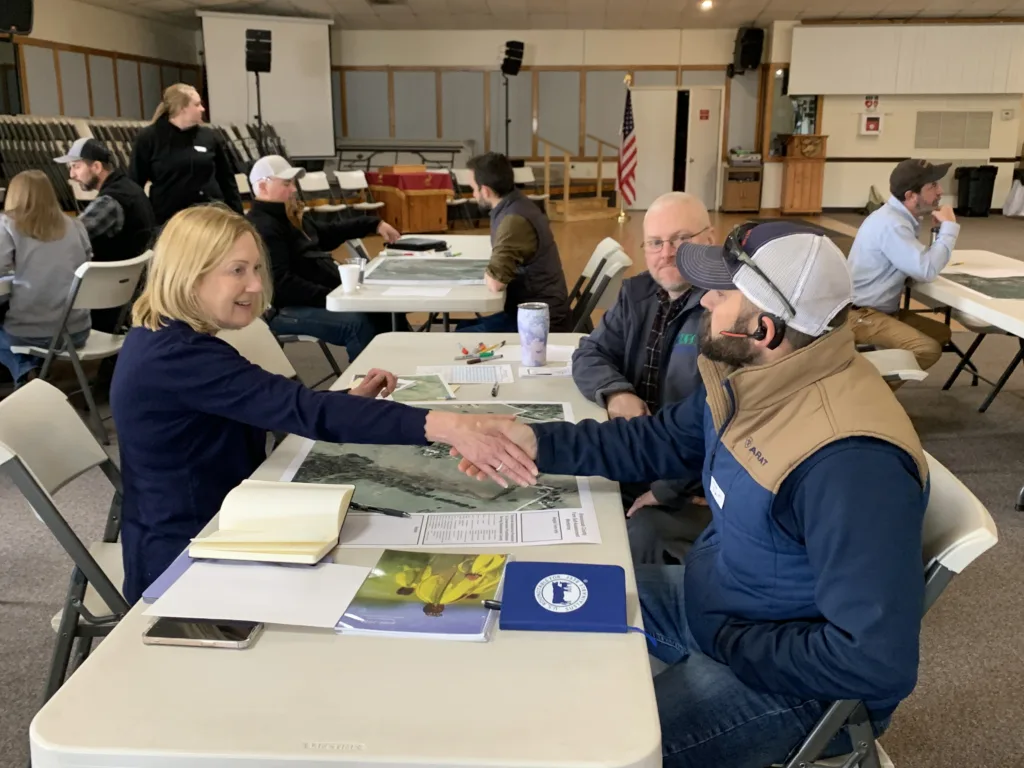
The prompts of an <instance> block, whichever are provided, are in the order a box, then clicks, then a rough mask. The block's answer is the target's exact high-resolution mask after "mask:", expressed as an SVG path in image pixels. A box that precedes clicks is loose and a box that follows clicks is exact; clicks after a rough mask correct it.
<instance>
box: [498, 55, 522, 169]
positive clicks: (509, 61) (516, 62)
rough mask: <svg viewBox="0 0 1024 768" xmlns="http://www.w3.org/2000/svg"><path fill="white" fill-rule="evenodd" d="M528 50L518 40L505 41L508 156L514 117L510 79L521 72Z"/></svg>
mask: <svg viewBox="0 0 1024 768" xmlns="http://www.w3.org/2000/svg"><path fill="white" fill-rule="evenodd" d="M525 50H526V46H524V45H523V44H522V43H521V42H520V41H518V40H509V41H508V42H507V43H505V58H503V59H502V60H501V79H502V83H503V85H504V86H505V155H506V156H508V127H509V125H511V123H512V118H511V117H509V114H508V79H509V77H515V76H516V75H518V74H519V69H520V67H522V66H523V52H524V51H525Z"/></svg>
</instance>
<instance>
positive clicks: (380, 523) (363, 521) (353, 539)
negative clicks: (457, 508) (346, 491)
mask: <svg viewBox="0 0 1024 768" xmlns="http://www.w3.org/2000/svg"><path fill="white" fill-rule="evenodd" d="M600 543H601V531H600V529H599V528H598V525H597V516H596V514H595V513H594V512H593V510H590V509H541V510H530V511H517V512H434V513H430V514H415V513H414V514H412V515H410V516H409V517H390V516H388V515H378V514H361V513H358V512H350V513H349V514H348V515H347V516H346V517H345V524H344V525H343V526H342V528H341V539H340V541H339V544H340V546H342V547H373V548H380V547H387V548H396V547H397V548H406V549H409V548H420V547H423V548H430V547H482V546H487V547H490V546H496V547H497V546H501V547H515V546H524V547H535V546H539V545H544V544H600Z"/></svg>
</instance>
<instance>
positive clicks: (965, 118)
mask: <svg viewBox="0 0 1024 768" xmlns="http://www.w3.org/2000/svg"><path fill="white" fill-rule="evenodd" d="M991 138H992V113H991V112H918V113H917V127H916V130H915V132H914V148H915V149H988V148H989V144H990V142H991Z"/></svg>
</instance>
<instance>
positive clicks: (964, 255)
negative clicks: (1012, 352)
mask: <svg viewBox="0 0 1024 768" xmlns="http://www.w3.org/2000/svg"><path fill="white" fill-rule="evenodd" d="M949 261H950V267H948V268H954V269H955V268H957V267H972V266H973V267H991V268H997V269H1019V268H1020V266H1021V263H1020V261H1018V260H1017V259H1012V258H1010V257H1009V256H1003V255H1001V254H998V253H993V252H991V251H967V250H964V251H953V256H952V258H950V260H949ZM953 265H956V266H955V267H954V266H953ZM911 295H912V296H914V297H916V298H919V299H921V300H923V301H924V303H926V304H928V305H930V306H936V305H937V306H943V307H950V308H952V309H955V310H958V311H960V312H963V313H964V314H967V315H971V316H972V317H973V318H976V319H977V320H980V321H982V322H984V323H988V324H989V325H992V326H994V327H996V328H999V329H1000V330H1002V331H1005V332H1006V333H1009V334H1012V335H1013V336H1016V337H1017V339H1018V343H1019V344H1020V350H1019V351H1018V352H1017V355H1016V356H1015V357H1014V359H1013V360H1012V361H1011V362H1010V365H1009V366H1007V368H1006V370H1005V371H1004V372H1003V374H1002V376H1000V378H999V380H998V381H997V382H996V383H995V385H994V386H993V389H992V391H991V392H990V393H989V395H988V396H987V397H986V398H985V401H984V402H983V403H982V405H981V407H980V408H979V410H980V411H982V412H984V411H985V410H987V409H988V406H989V405H991V404H992V401H993V400H994V399H995V397H996V395H998V394H999V390H1001V389H1002V388H1003V385H1004V384H1005V383H1006V381H1007V380H1008V379H1009V378H1010V375H1011V374H1012V373H1013V371H1014V370H1015V369H1016V368H1017V366H1018V365H1020V363H1021V362H1022V361H1024V299H993V298H990V297H988V296H985V295H983V294H981V293H978V292H977V291H972V290H971V289H969V288H965V287H964V286H962V285H960V284H959V283H957V282H954V281H953V280H950V279H948V278H946V277H943V276H942V274H940V275H939V276H938V277H937V278H936V279H935V280H933V281H932V282H930V283H914V285H913V286H912V288H911ZM976 348H977V347H976V346H973V348H972V349H969V350H968V353H967V355H966V356H965V359H970V355H971V354H972V353H973V352H974V349H976ZM962 368H963V365H962V364H961V365H959V366H958V372H959V370H962ZM952 379H953V377H951V378H950V379H949V380H947V383H946V385H945V386H944V387H943V388H944V389H948V388H949V386H950V385H951V384H952Z"/></svg>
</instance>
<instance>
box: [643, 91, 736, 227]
mask: <svg viewBox="0 0 1024 768" xmlns="http://www.w3.org/2000/svg"><path fill="white" fill-rule="evenodd" d="M632 94H633V117H634V122H635V124H636V142H637V169H636V201H635V202H634V204H633V206H632V208H633V209H634V210H646V209H647V208H649V207H650V205H651V203H652V202H654V200H655V198H657V197H658V196H659V195H662V194H664V193H665V192H669V191H671V190H678V191H681V192H688V193H689V194H691V195H694V196H696V197H698V198H700V200H701V201H703V203H704V205H706V206H707V208H708V210H709V211H713V210H715V209H716V208H717V207H718V192H719V189H720V187H721V183H720V176H721V172H722V161H721V157H722V123H723V115H722V109H723V105H724V97H725V88H724V87H722V86H706V87H697V86H685V87H678V86H668V87H666V86H651V87H643V86H639V87H635V88H633V91H632Z"/></svg>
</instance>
